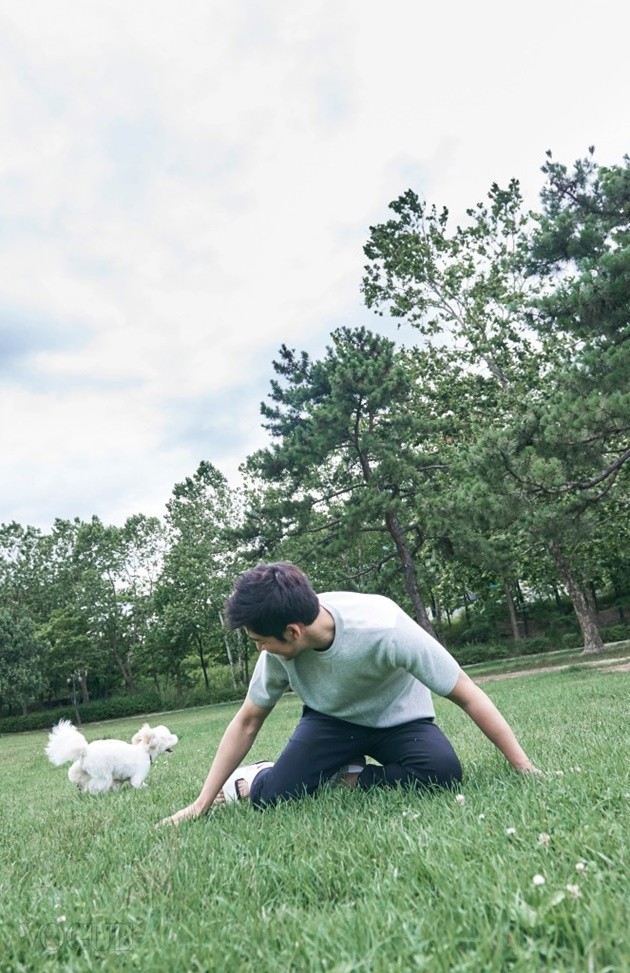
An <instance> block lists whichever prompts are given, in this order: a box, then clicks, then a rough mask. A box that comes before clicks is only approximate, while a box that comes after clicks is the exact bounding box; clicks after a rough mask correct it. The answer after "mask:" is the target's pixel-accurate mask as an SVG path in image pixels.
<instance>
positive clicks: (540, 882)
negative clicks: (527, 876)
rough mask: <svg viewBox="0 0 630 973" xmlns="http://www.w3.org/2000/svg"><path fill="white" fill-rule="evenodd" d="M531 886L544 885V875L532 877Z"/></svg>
mask: <svg viewBox="0 0 630 973" xmlns="http://www.w3.org/2000/svg"><path fill="white" fill-rule="evenodd" d="M532 884H533V885H544V884H545V876H544V875H534V877H533V879H532Z"/></svg>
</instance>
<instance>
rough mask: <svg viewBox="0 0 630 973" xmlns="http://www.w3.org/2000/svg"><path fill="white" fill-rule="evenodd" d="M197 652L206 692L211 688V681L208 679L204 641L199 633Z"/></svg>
mask: <svg viewBox="0 0 630 973" xmlns="http://www.w3.org/2000/svg"><path fill="white" fill-rule="evenodd" d="M197 654H198V655H199V663H200V665H201V671H202V672H203V681H204V683H205V684H206V692H208V690H209V689H210V681H209V680H208V663H207V662H206V659H205V656H204V654H203V641H202V639H201V636H199V635H198V636H197Z"/></svg>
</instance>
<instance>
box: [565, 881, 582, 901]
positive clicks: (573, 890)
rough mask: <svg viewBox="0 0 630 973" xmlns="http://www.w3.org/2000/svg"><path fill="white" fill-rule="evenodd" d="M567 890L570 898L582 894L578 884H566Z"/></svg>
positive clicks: (578, 896) (576, 897)
mask: <svg viewBox="0 0 630 973" xmlns="http://www.w3.org/2000/svg"><path fill="white" fill-rule="evenodd" d="M567 892H568V893H569V895H570V896H571V898H572V899H579V898H580V896H581V895H582V893H581V892H580V886H579V885H571V883H569V884H568V885H567Z"/></svg>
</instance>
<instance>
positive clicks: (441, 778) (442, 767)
mask: <svg viewBox="0 0 630 973" xmlns="http://www.w3.org/2000/svg"><path fill="white" fill-rule="evenodd" d="M422 778H423V779H424V781H426V782H427V783H429V784H436V785H437V786H438V787H454V786H455V785H456V784H459V783H460V782H461V779H462V765H461V764H460V762H459V757H458V756H457V754H456V753H455V751H454V750H453V751H451V753H449V754H445V755H443V756H442V759H441V760H440V761H439V763H438V764H437V766H436V767H435V769H434V770H433V771H432V772H431V774H430V775H429V778H428V780H427V775H426V771H425V772H424V773H423V774H422Z"/></svg>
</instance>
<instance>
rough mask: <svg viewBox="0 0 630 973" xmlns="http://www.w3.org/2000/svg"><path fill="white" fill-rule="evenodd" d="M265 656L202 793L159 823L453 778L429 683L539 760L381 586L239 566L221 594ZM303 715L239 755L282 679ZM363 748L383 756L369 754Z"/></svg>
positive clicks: (455, 765)
mask: <svg viewBox="0 0 630 973" xmlns="http://www.w3.org/2000/svg"><path fill="white" fill-rule="evenodd" d="M226 620H227V624H228V626H229V627H230V628H239V627H241V626H242V627H244V628H245V630H246V632H247V634H248V635H249V637H250V638H251V639H253V641H254V642H255V644H256V648H257V650H258V651H259V652H260V657H259V659H258V662H257V664H256V668H255V669H254V673H253V676H252V679H251V682H250V686H249V689H248V692H247V697H246V699H245V701H244V703H243V705H242V706H241V708H240V709H239V711H238V713H237V714H236V716H235V717H234V719H233V720H232V722H231V723H230V725H229V726H228V728H227V730H226V731H225V733H224V735H223V738H222V739H221V742H220V744H219V747H218V749H217V753H216V756H215V758H214V761H213V763H212V766H211V768H210V771H209V773H208V776H207V778H206V781H205V783H204V785H203V787H202V789H201V792H200V794H199V796H198V797H197V799H196V800H195V801H193V803H192V804H190V805H189V806H188V807H185V808H183V809H182V810H181V811H178V812H177V813H176V814H174V815H173V816H172V817H170V818H165V819H164V821H163V822H162V823H174V824H178V823H179V822H180V821H184V820H186V819H188V818H195V817H199V816H200V815H202V814H205V813H206V812H207V811H208V810H209V809H210V808H211V807H212V805H213V804H214V803H220V802H222V801H223V800H227V799H234V798H238V799H249V800H250V802H251V803H252V805H253V806H254V807H256V808H264V807H269V806H272V805H274V804H275V803H276V802H277V801H280V800H286V799H290V798H295V797H299V796H300V795H303V794H312V793H313V792H314V791H316V790H317V788H318V787H320V786H321V784H323V783H325V782H326V781H334V780H342V781H343V782H344V783H345V784H346V785H348V786H350V787H359V788H361V789H363V790H367V789H369V788H371V787H394V786H397V785H400V786H403V787H405V786H415V787H427V786H431V785H437V786H443V787H446V786H449V785H452V784H455V783H457V782H458V781H460V780H461V766H460V763H459V760H458V758H457V756H456V754H455V751H454V750H453V748H452V746H451V744H450V743H449V741H448V740H447V739H446V737H445V736H444V734H443V733H442V732H441V731H440V730H439V729H438V727H437V726H436V725H435V723H434V710H433V704H432V700H431V692H430V691H433V692H435V693H437V694H438V695H440V696H446V697H448V699H450V700H452V701H453V702H454V703H457V705H458V706H460V707H461V708H462V709H463V710H464V712H465V713H467V714H468V716H470V718H471V719H472V720H473V721H474V722H475V723H476V724H477V726H478V727H479V728H480V729H481V730H482V731H483V732H484V733H485V734H486V736H487V737H488V738H489V739H490V740H491V741H492V743H494V745H495V746H496V747H497V748H498V749H499V750H500V751H501V753H503V754H504V756H505V757H506V759H507V760H508V761H509V762H510V764H511V765H512V766H513V767H514V768H515V769H516V770H518V771H530V772H535V768H534V767H533V765H532V763H531V762H530V760H529V758H528V757H527V755H526V754H525V752H524V751H523V749H522V748H521V746H520V744H519V743H518V740H517V739H516V737H515V735H514V732H513V731H512V729H511V727H510V726H509V724H508V723H507V721H506V720H505V719H504V718H503V717H502V716H501V714H500V713H499V711H498V709H497V708H496V706H495V705H494V703H492V702H491V700H490V699H489V698H488V697H487V696H486V694H485V693H484V692H483V691H482V690H481V689H479V687H478V686H476V685H475V684H474V683H473V682H472V680H471V679H470V678H469V677H468V676H467V675H466V674H465V673H464V672H462V670H461V668H460V667H459V665H458V664H457V662H456V661H455V659H453V657H452V656H451V655H450V654H449V652H447V650H446V649H445V648H444V647H443V646H442V645H440V643H439V642H437V641H436V640H435V639H434V638H432V636H430V635H429V634H428V633H427V632H425V631H424V629H422V628H420V626H419V625H417V624H416V623H415V622H414V621H413V620H412V619H411V618H410V617H409V616H408V615H406V614H405V613H404V612H403V611H402V609H401V608H399V607H398V605H396V604H395V603H394V602H393V601H390V599H388V598H384V597H382V596H380V595H365V594H355V593H353V592H329V593H326V594H322V595H320V596H319V597H318V596H317V595H316V594H315V592H314V591H313V589H312V587H311V585H310V582H309V580H308V578H307V577H306V575H305V574H304V573H303V572H302V571H301V570H300V569H299V568H297V567H296V566H295V565H293V564H289V563H277V564H260V565H258V566H257V567H255V568H252V569H251V570H249V571H246V572H245V573H244V574H242V575H241V576H240V577H239V578H238V579H237V580H236V583H235V586H234V590H233V592H232V594H231V595H230V598H229V599H228V602H227V605H226ZM289 687H291V688H292V689H293V690H294V691H295V692H296V693H297V695H298V696H299V697H300V698H301V699H302V701H303V703H304V710H303V713H302V717H301V719H300V721H299V723H298V725H297V727H296V730H295V732H294V734H293V736H292V737H291V739H290V740H289V742H288V744H287V746H286V747H285V749H284V750H283V752H282V753H281V755H280V757H279V758H278V760H277V761H276V763H275V764H270V763H269V762H264V763H260V764H254V765H250V766H249V767H241V766H240V764H241V763H242V761H243V759H244V757H245V756H246V754H247V753H248V752H249V750H250V749H251V747H252V744H253V743H254V740H255V739H256V737H257V735H258V732H259V730H260V728H261V726H262V725H263V723H264V721H265V720H266V718H267V717H268V716H269V714H270V713H271V711H272V709H273V707H274V706H275V704H276V703H277V701H278V700H279V699H280V697H281V696H282V694H283V693H284V692H285V690H286V689H288V688H289ZM365 755H367V756H371V757H373V758H375V759H376V760H378V761H379V764H378V765H376V764H367V765H366V764H365V759H364V757H365Z"/></svg>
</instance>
